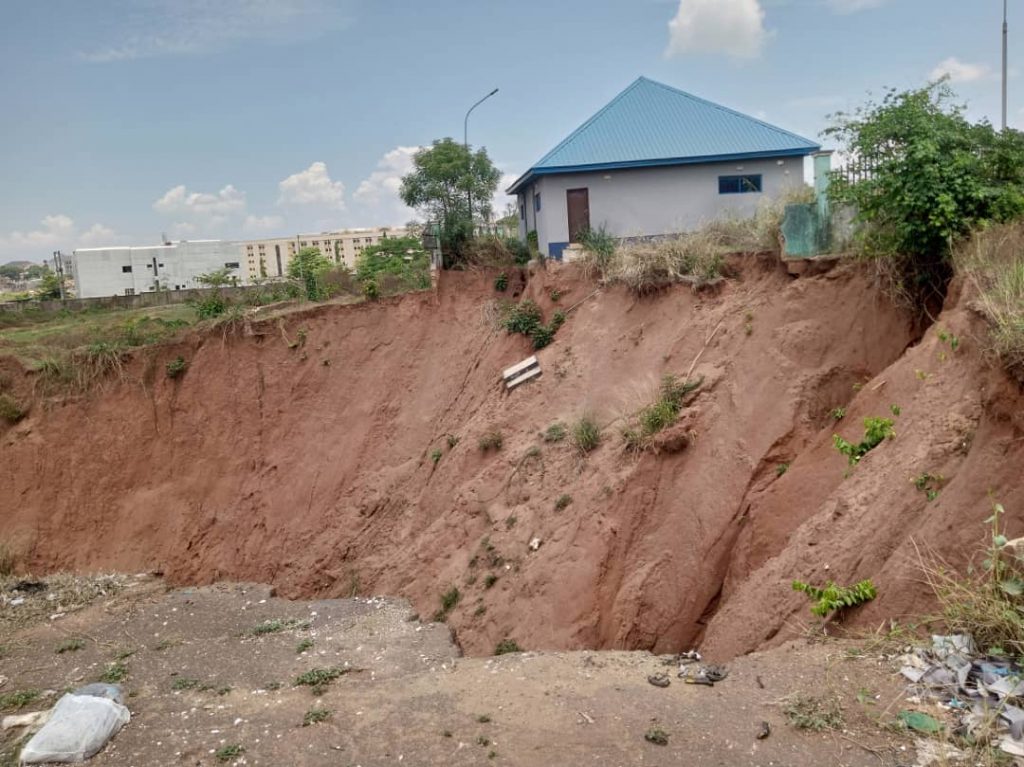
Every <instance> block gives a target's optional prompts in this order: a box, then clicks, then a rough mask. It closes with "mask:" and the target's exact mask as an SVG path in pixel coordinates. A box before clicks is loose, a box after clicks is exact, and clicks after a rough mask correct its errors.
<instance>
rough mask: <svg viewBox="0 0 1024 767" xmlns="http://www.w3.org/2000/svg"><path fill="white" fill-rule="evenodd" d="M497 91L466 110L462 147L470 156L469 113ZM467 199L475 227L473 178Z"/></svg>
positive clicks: (471, 221)
mask: <svg viewBox="0 0 1024 767" xmlns="http://www.w3.org/2000/svg"><path fill="white" fill-rule="evenodd" d="M497 92H498V89H497V88H495V89H494V90H493V91H491V92H490V93H488V94H487V95H486V96H484V97H483V98H482V99H480V100H479V101H478V102H476V103H475V104H474V105H473V106H471V107H470V108H469V109H468V110H467V111H466V117H465V119H464V120H463V121H462V147H463V148H464V149H465V150H466V155H467V157H468V156H469V113H470V112H472V111H473V110H474V109H476V108H477V107H478V106H480V105H481V104H483V103H484V102H485V101H487V99H489V98H490V97H491V96H493V95H494V94H495V93H497ZM469 167H470V170H472V168H473V160H472V158H471V157H470V158H469ZM466 201H467V202H468V203H469V226H470V228H471V229H472V227H473V187H472V179H471V180H470V184H469V185H468V186H467V187H466Z"/></svg>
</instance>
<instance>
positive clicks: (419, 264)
mask: <svg viewBox="0 0 1024 767" xmlns="http://www.w3.org/2000/svg"><path fill="white" fill-rule="evenodd" d="M382 275H392V276H394V277H395V278H397V282H398V285H399V287H400V288H404V289H407V290H422V289H425V288H429V287H430V256H429V255H428V254H427V252H426V251H425V250H424V249H423V246H422V245H421V244H420V241H419V240H417V239H416V238H414V237H389V238H388V239H386V240H381V241H380V243H379V244H377V245H373V246H371V247H369V248H366V249H365V250H363V252H362V253H360V254H359V258H358V259H356V279H357V280H358V281H359V282H360V284H361V285H362V286H363V292H364V293H366V294H367V295H374V296H376V295H380V288H381V285H380V277H381V276H382Z"/></svg>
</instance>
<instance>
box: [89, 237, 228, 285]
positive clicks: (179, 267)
mask: <svg viewBox="0 0 1024 767" xmlns="http://www.w3.org/2000/svg"><path fill="white" fill-rule="evenodd" d="M218 269H226V270H228V274H229V275H230V276H232V277H235V278H236V279H237V281H238V283H239V284H244V283H246V282H247V279H246V274H245V271H244V268H243V266H242V260H241V258H240V257H239V249H238V243H237V242H231V241H226V240H182V241H180V242H172V243H168V244H164V245H150V246H142V247H113V248H79V249H78V250H76V251H74V254H73V257H72V259H71V272H72V275H73V276H74V280H75V290H76V293H77V295H78V297H79V298H96V297H107V296H132V295H138V294H140V293H150V292H154V291H158V290H188V289H190V288H201V287H204V286H203V285H202V283H200V282H199V280H198V278H199V276H200V275H202V274H209V273H210V272H215V271H217V270H218Z"/></svg>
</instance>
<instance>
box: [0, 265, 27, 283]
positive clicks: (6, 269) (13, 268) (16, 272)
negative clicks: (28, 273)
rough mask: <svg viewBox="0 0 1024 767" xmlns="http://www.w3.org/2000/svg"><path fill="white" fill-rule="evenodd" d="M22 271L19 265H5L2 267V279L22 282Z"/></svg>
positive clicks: (0, 270) (0, 267)
mask: <svg viewBox="0 0 1024 767" xmlns="http://www.w3.org/2000/svg"><path fill="white" fill-rule="evenodd" d="M22 271H23V270H22V268H21V267H20V266H18V265H17V264H4V265H3V266H0V277H6V278H7V279H8V280H20V279H21V275H22Z"/></svg>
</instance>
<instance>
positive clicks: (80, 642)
mask: <svg viewBox="0 0 1024 767" xmlns="http://www.w3.org/2000/svg"><path fill="white" fill-rule="evenodd" d="M84 647H85V640H84V639H80V638H78V637H71V638H70V639H65V640H64V641H63V642H61V643H60V644H59V645H57V649H56V651H55V652H56V653H57V654H58V655H63V654H64V653H66V652H78V651H79V650H81V649H83V648H84Z"/></svg>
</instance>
